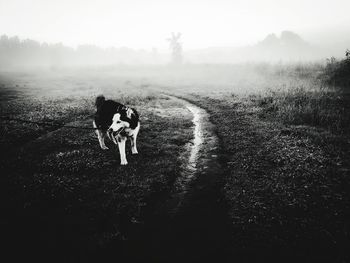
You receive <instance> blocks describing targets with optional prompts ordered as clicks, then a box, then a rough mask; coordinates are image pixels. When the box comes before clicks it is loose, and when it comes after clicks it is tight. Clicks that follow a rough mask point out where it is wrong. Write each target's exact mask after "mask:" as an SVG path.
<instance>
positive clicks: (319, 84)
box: [250, 64, 350, 133]
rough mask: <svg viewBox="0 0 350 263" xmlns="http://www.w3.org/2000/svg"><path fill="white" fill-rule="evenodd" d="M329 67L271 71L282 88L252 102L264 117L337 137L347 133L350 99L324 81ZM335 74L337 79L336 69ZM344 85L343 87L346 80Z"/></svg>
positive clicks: (306, 65) (320, 66) (277, 87)
mask: <svg viewBox="0 0 350 263" xmlns="http://www.w3.org/2000/svg"><path fill="white" fill-rule="evenodd" d="M328 67H329V65H328V64H327V65H326V66H323V65H321V64H305V65H302V64H299V65H294V66H288V67H279V68H278V67H277V68H275V70H271V71H270V75H272V76H274V78H280V80H279V82H280V83H279V85H278V86H271V87H269V88H268V89H267V90H266V91H265V92H261V93H259V95H255V96H254V95H253V96H250V99H251V100H252V101H253V102H254V103H256V104H257V106H260V107H261V109H262V110H261V113H260V116H261V117H265V118H271V119H274V120H278V121H281V122H283V123H285V124H291V125H309V126H315V127H322V128H325V129H328V130H330V131H332V132H336V133H348V132H349V131H350V112H349V110H350V107H349V100H350V98H349V96H348V95H347V93H346V92H344V89H341V88H339V87H337V86H332V85H329V84H328V82H327V81H325V78H324V76H325V75H326V74H327V73H328V72H329V68H328ZM337 67H339V65H337ZM343 70H344V69H341V71H343ZM332 72H333V75H332V77H334V76H335V75H336V74H335V73H334V69H333V70H332ZM349 76H350V75H349ZM341 81H342V83H344V81H343V79H342V80H341Z"/></svg>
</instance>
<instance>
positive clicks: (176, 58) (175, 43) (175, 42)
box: [167, 32, 183, 65]
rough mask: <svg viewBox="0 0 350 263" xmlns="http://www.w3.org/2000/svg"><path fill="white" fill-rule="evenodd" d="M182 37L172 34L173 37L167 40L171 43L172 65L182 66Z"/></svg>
mask: <svg viewBox="0 0 350 263" xmlns="http://www.w3.org/2000/svg"><path fill="white" fill-rule="evenodd" d="M180 37H181V33H177V34H175V33H174V32H172V33H171V37H170V38H168V39H167V40H168V41H169V45H170V49H171V52H172V63H173V64H177V65H178V64H182V62H183V56H182V44H181V42H179V39H180Z"/></svg>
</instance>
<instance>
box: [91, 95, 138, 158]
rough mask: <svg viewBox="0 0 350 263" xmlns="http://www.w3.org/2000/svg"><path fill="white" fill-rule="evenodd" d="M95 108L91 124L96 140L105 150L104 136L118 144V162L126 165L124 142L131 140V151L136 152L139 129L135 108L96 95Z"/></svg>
mask: <svg viewBox="0 0 350 263" xmlns="http://www.w3.org/2000/svg"><path fill="white" fill-rule="evenodd" d="M95 105H96V108H97V111H96V114H95V120H94V122H93V126H94V128H95V129H96V133H97V137H98V141H99V143H100V146H101V148H102V149H103V150H107V149H108V148H107V146H106V145H105V137H106V136H108V138H109V139H110V140H111V141H113V142H114V143H115V144H118V148H119V154H120V164H121V165H127V164H128V161H127V160H126V154H125V143H126V140H127V139H128V138H129V139H130V141H131V152H132V154H137V153H138V152H137V148H136V138H137V134H138V132H139V130H140V121H139V115H138V113H137V111H136V110H135V109H132V108H129V107H126V106H124V105H123V104H120V103H118V102H115V101H113V100H106V99H105V97H104V96H98V97H97V98H96V101H95Z"/></svg>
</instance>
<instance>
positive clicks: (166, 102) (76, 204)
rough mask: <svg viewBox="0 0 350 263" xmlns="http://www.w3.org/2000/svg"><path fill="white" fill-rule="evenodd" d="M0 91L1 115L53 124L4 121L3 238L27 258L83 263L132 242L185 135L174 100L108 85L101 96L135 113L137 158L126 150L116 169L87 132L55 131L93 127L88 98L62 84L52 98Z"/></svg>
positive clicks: (186, 121) (113, 158) (188, 129)
mask: <svg viewBox="0 0 350 263" xmlns="http://www.w3.org/2000/svg"><path fill="white" fill-rule="evenodd" d="M32 83H33V82H32ZM49 83H51V81H48V84H49ZM12 85H13V84H12ZM107 89H108V90H107ZM1 92H2V99H3V100H2V103H1V115H2V116H4V115H5V116H12V117H17V118H21V119H29V120H35V121H46V122H52V123H55V124H57V126H54V127H45V126H36V125H30V124H29V125H28V124H21V123H17V122H8V121H6V122H2V123H1V129H2V132H1V170H2V171H3V172H2V174H3V175H2V177H1V180H2V182H1V191H0V192H1V203H2V205H1V207H2V208H3V215H4V216H3V217H2V218H1V228H2V232H3V233H4V234H3V235H2V239H3V240H4V241H5V242H6V243H7V244H8V245H9V247H17V248H18V249H23V248H25V247H27V248H28V251H26V253H28V252H30V253H31V254H33V255H41V254H42V253H40V251H41V250H46V251H49V252H51V253H59V252H60V251H61V252H62V253H59V256H58V258H59V259H61V260H63V259H64V257H66V256H67V255H72V256H73V257H74V256H75V257H77V258H75V260H77V259H78V258H79V257H83V258H82V260H84V257H87V256H88V255H91V253H92V252H93V251H94V250H98V249H100V248H104V247H105V246H106V245H108V244H109V243H110V242H111V241H116V240H124V239H130V238H132V237H133V235H135V233H134V232H135V231H136V232H137V229H138V226H139V225H140V224H142V222H140V220H142V218H141V219H140V214H141V213H142V209H143V208H144V206H145V205H146V203H145V201H146V200H147V199H149V197H150V196H151V195H152V194H153V193H154V192H162V191H166V190H167V189H168V188H170V187H171V185H172V183H173V182H174V180H175V179H176V177H177V176H178V174H179V170H180V168H179V167H180V164H181V163H182V161H183V160H182V159H183V158H184V150H185V145H186V144H187V143H188V142H189V141H190V140H191V138H192V132H193V131H192V125H193V124H192V116H191V114H190V113H189V112H187V111H186V110H183V108H182V107H183V106H182V105H180V104H179V103H177V102H173V101H171V100H170V99H168V98H160V97H157V96H155V95H153V94H152V93H149V92H144V91H140V89H137V88H130V89H129V90H128V91H126V92H125V91H124V92H122V93H120V90H116V89H114V88H113V87H108V88H106V90H104V91H103V92H104V93H105V94H106V95H107V96H108V97H109V98H114V99H117V100H118V101H120V102H122V103H125V104H127V105H130V106H133V107H136V108H137V110H138V111H139V112H140V113H141V126H142V131H141V132H140V135H139V138H138V141H139V145H138V146H139V152H140V154H139V155H138V156H131V153H130V149H128V150H127V158H128V159H129V163H130V165H128V166H126V167H121V166H120V165H119V162H120V161H119V154H118V150H117V147H116V146H114V145H112V143H107V145H108V146H109V148H110V150H108V151H103V150H101V149H100V148H99V146H98V142H97V138H96V136H95V134H94V132H93V131H87V130H75V129H67V128H62V125H63V124H67V123H69V125H76V126H83V127H91V126H92V116H91V115H92V114H93V113H94V107H93V103H94V96H93V95H91V93H92V92H87V91H86V90H84V89H81V90H79V91H74V92H71V90H69V89H65V87H64V85H62V87H61V89H60V96H57V94H54V93H50V91H45V90H42V92H38V91H35V92H33V90H30V92H26V88H25V87H20V86H15V85H13V86H11V83H6V84H5V85H3V87H2V89H1ZM93 92H95V93H97V92H100V91H99V90H94V91H93ZM72 93H74V96H70V95H71V94H72ZM53 94H54V95H53ZM65 94H67V95H65ZM27 244H29V245H27ZM86 251H90V253H86ZM61 257H63V258H61ZM67 257H68V259H70V260H72V258H71V257H69V256H67ZM73 259H74V258H73ZM85 259H86V258H85Z"/></svg>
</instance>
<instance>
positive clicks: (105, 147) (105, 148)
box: [101, 145, 109, 150]
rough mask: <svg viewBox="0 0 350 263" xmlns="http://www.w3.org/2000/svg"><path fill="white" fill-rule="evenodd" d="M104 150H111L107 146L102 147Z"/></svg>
mask: <svg viewBox="0 0 350 263" xmlns="http://www.w3.org/2000/svg"><path fill="white" fill-rule="evenodd" d="M101 149H102V150H108V149H109V148H108V147H107V146H106V145H103V146H101Z"/></svg>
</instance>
